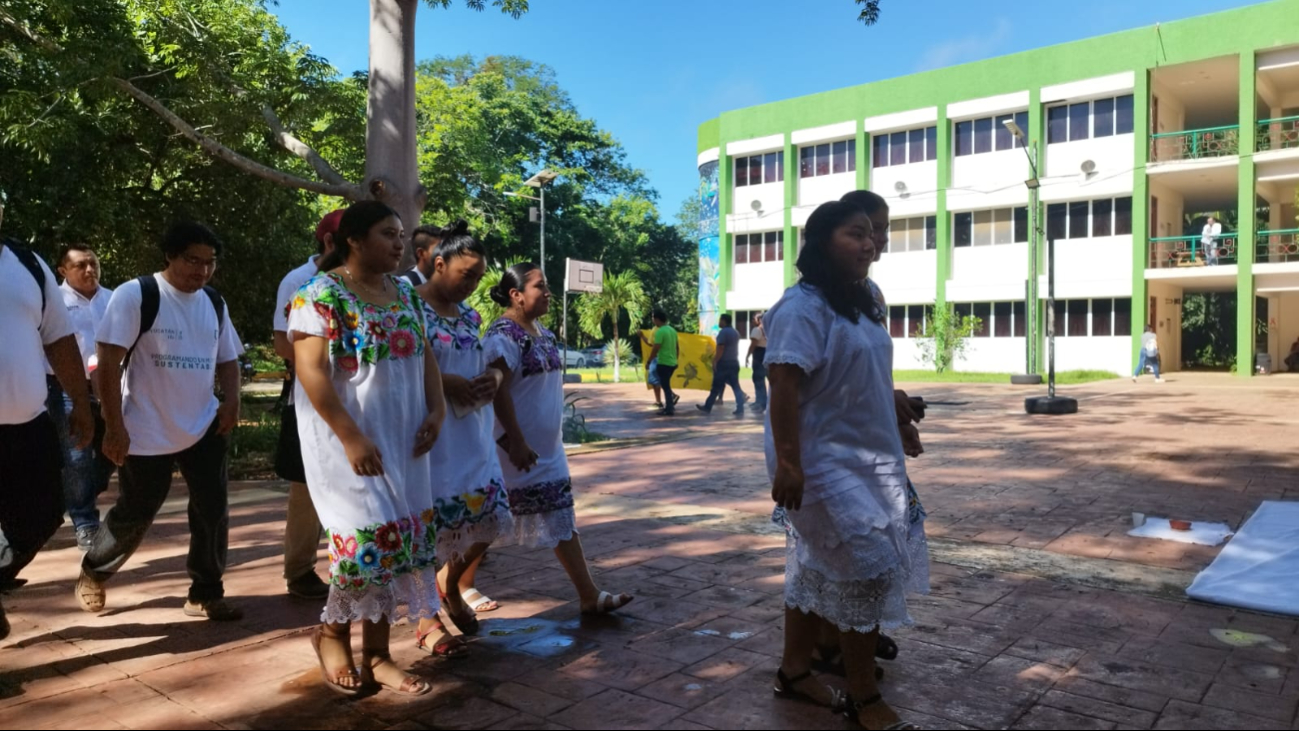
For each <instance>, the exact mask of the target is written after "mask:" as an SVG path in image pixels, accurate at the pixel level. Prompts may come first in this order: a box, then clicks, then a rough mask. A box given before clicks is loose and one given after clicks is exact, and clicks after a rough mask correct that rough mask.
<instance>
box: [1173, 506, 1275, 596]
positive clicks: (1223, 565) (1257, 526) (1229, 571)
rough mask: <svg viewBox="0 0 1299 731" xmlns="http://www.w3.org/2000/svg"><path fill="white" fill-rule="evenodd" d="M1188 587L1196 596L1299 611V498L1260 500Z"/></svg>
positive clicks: (1190, 593)
mask: <svg viewBox="0 0 1299 731" xmlns="http://www.w3.org/2000/svg"><path fill="white" fill-rule="evenodd" d="M1186 593H1187V594H1188V595H1190V597H1191V598H1193V599H1199V600H1200V601H1205V602H1213V603H1215V604H1226V605H1228V606H1233V607H1242V608H1244V609H1254V610H1257V611H1262V612H1274V613H1276V614H1290V615H1296V616H1299V502H1279V501H1274V500H1269V501H1267V502H1264V503H1263V504H1262V505H1260V506H1259V508H1258V511H1257V512H1255V513H1254V517H1252V518H1250V519H1249V521H1248V522H1246V523H1245V525H1244V526H1243V527H1242V528H1241V529H1240V532H1239V533H1237V534H1236V537H1235V538H1232V539H1231V543H1228V544H1227V547H1226V548H1224V549H1222V553H1220V554H1218V558H1217V559H1215V560H1214V562H1213V563H1212V564H1210V565H1209V568H1207V569H1205V570H1204V571H1201V572H1200V575H1199V576H1197V577H1195V582H1194V583H1192V584H1191V588H1189V589H1187V590H1186Z"/></svg>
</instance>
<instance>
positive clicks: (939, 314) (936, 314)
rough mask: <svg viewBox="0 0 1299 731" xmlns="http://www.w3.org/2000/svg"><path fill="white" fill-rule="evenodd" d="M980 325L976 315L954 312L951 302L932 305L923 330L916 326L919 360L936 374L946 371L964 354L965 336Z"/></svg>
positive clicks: (969, 335)
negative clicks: (945, 304) (962, 314)
mask: <svg viewBox="0 0 1299 731" xmlns="http://www.w3.org/2000/svg"><path fill="white" fill-rule="evenodd" d="M981 324H982V320H980V319H979V318H977V317H970V316H964V317H962V316H961V315H958V314H957V313H956V310H955V309H953V308H952V306H951V305H947V306H938V307H934V308H933V309H931V310H930V311H929V313H928V321H927V322H926V323H925V324H924V328H923V332H922V331H921V328H920V327H917V328H916V333H915V337H916V338H917V342H918V344H919V346H920V361H921V362H922V363H925V364H927V365H930V366H933V368H934V371H935V372H937V373H946V372H947V371H948V370H950V369H951V368H952V366H954V365H955V364H956V362H957V361H958V360H960V359H962V358H964V357H965V350H966V348H967V347H968V346H969V339H970V338H971V337H973V335H974V332H975V331H976V330H978V329H979V326H980V325H981Z"/></svg>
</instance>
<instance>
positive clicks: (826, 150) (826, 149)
mask: <svg viewBox="0 0 1299 731" xmlns="http://www.w3.org/2000/svg"><path fill="white" fill-rule="evenodd" d="M816 174H817V175H818V176H821V175H829V174H830V145H829V144H825V145H817V146H816Z"/></svg>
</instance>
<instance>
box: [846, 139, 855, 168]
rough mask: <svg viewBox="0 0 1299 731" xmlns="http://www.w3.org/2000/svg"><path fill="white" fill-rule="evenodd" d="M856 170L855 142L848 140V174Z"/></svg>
mask: <svg viewBox="0 0 1299 731" xmlns="http://www.w3.org/2000/svg"><path fill="white" fill-rule="evenodd" d="M856 169H857V140H848V172H853V171H854V170H856Z"/></svg>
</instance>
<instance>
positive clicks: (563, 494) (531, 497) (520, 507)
mask: <svg viewBox="0 0 1299 731" xmlns="http://www.w3.org/2000/svg"><path fill="white" fill-rule="evenodd" d="M571 507H573V481H572V480H570V479H568V478H564V479H562V480H552V481H550V482H538V483H536V484H534V485H528V486H527V487H520V488H516V489H513V490H510V512H511V513H514V515H516V516H519V515H536V514H538V513H549V512H552V511H555V510H564V509H565V508H571Z"/></svg>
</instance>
